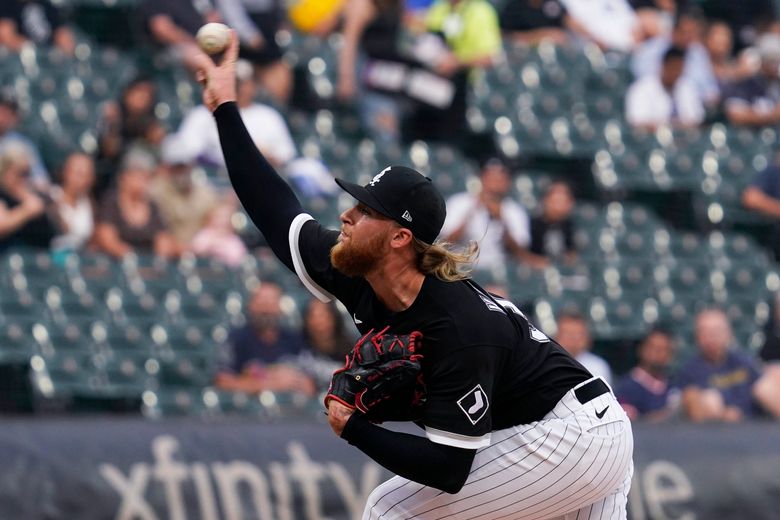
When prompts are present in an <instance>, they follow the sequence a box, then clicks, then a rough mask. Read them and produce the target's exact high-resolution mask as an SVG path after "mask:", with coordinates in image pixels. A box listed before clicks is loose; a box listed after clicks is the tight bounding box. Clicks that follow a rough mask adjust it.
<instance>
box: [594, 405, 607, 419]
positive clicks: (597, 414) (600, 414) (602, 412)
mask: <svg viewBox="0 0 780 520" xmlns="http://www.w3.org/2000/svg"><path fill="white" fill-rule="evenodd" d="M607 408H609V405H607V406H606V408H604V409H603V410H601V411H600V412H596V417H598V418H599V419H601V418H602V417H604V414H605V413H607Z"/></svg>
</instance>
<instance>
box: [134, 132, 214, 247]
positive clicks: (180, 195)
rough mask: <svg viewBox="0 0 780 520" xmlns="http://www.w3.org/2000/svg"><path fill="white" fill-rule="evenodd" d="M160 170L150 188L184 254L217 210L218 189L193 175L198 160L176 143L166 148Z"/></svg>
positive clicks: (173, 142) (170, 140) (171, 141)
mask: <svg viewBox="0 0 780 520" xmlns="http://www.w3.org/2000/svg"><path fill="white" fill-rule="evenodd" d="M161 159H162V161H161V163H160V168H159V169H158V172H157V174H156V175H155V178H154V179H153V180H152V183H151V185H150V187H149V193H150V195H151V198H152V200H153V201H154V203H155V204H156V205H157V207H158V208H160V214H161V215H162V218H163V220H164V221H165V223H166V224H167V227H168V231H170V233H171V235H172V236H173V239H174V240H175V241H176V244H177V247H178V248H179V250H180V251H182V252H183V251H187V250H189V249H190V247H191V245H192V239H193V237H194V236H195V234H196V233H198V231H200V230H201V229H202V228H203V226H205V224H206V220H207V219H208V216H209V215H210V214H211V212H212V211H214V209H216V207H217V203H218V198H217V194H216V193H215V191H214V188H213V187H212V186H211V185H210V184H209V183H208V180H207V179H205V178H197V179H196V178H195V176H194V175H193V166H194V158H193V157H192V156H190V155H189V153H188V151H187V150H186V149H182V148H181V147H180V146H179V145H178V143H176V142H175V141H174V140H173V139H168V140H167V141H166V142H165V143H164V144H163V146H162V155H161Z"/></svg>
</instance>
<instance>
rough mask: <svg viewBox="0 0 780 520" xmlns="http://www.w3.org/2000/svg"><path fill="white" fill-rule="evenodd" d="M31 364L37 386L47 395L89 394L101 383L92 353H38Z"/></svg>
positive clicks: (49, 396) (57, 396) (51, 396)
mask: <svg viewBox="0 0 780 520" xmlns="http://www.w3.org/2000/svg"><path fill="white" fill-rule="evenodd" d="M30 364H31V367H32V369H33V377H32V380H33V385H34V387H35V388H36V390H37V391H38V392H39V393H40V394H41V395H42V396H43V397H45V398H69V397H73V396H75V395H78V394H89V393H90V392H92V391H93V390H94V389H95V388H97V387H99V386H100V384H101V382H100V376H99V374H98V373H97V371H96V368H95V365H94V363H93V360H92V354H90V353H89V352H84V351H63V352H55V353H53V354H52V355H50V356H45V357H44V356H39V355H36V356H33V358H32V360H31V361H30Z"/></svg>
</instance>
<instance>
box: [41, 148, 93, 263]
mask: <svg viewBox="0 0 780 520" xmlns="http://www.w3.org/2000/svg"><path fill="white" fill-rule="evenodd" d="M94 184H95V161H94V160H93V159H92V157H90V156H89V155H87V154H85V153H81V152H74V153H72V154H70V155H69V156H68V157H67V158H66V159H65V162H64V163H63V165H62V179H61V184H60V185H56V186H52V189H51V195H52V199H54V201H55V202H56V204H57V213H58V216H59V218H60V220H61V221H62V224H63V228H64V232H63V233H62V234H61V235H58V236H56V237H54V238H53V239H52V242H51V248H52V250H53V251H75V250H79V249H82V248H83V247H84V246H85V245H87V243H88V242H89V240H90V239H91V238H92V233H93V232H94V230H95V211H94V206H93V202H92V199H91V197H90V193H91V191H92V187H93V186H94Z"/></svg>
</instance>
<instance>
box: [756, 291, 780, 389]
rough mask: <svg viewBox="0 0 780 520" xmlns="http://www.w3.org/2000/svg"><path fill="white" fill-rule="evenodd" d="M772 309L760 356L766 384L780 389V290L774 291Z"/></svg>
mask: <svg viewBox="0 0 780 520" xmlns="http://www.w3.org/2000/svg"><path fill="white" fill-rule="evenodd" d="M772 311H773V312H772V318H771V319H770V320H769V322H768V323H767V327H766V341H765V342H764V345H763V346H762V347H761V353H760V356H761V360H762V361H763V362H764V377H766V378H767V380H768V381H769V383H768V384H770V385H771V386H773V387H775V388H778V389H780V292H778V293H775V297H774V302H773V305H772Z"/></svg>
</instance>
